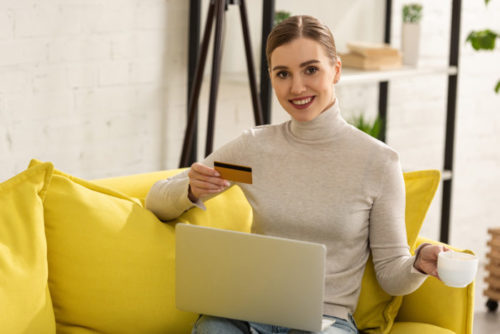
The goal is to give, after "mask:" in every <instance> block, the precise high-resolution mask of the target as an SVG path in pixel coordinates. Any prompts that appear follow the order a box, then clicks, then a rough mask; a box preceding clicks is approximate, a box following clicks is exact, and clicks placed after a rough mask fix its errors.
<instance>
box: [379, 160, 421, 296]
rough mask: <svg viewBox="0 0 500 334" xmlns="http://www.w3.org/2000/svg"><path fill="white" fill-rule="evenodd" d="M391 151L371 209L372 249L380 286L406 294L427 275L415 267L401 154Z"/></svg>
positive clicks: (415, 287) (391, 292)
mask: <svg viewBox="0 0 500 334" xmlns="http://www.w3.org/2000/svg"><path fill="white" fill-rule="evenodd" d="M390 153H391V154H390V158H389V159H387V163H386V165H385V167H384V170H383V173H382V174H380V175H381V176H380V178H381V180H382V181H381V185H380V188H379V190H380V191H379V194H378V196H377V197H376V198H375V200H374V202H373V206H372V210H371V212H370V248H371V251H372V254H373V263H374V266H375V271H376V275H377V280H378V282H379V284H380V286H381V287H382V288H383V289H384V290H385V291H386V292H387V293H389V294H391V295H405V294H409V293H411V292H413V291H415V290H416V289H417V288H418V287H419V286H420V285H421V284H422V283H423V282H424V281H425V279H426V278H427V275H425V274H422V273H420V272H418V271H415V270H412V268H413V263H414V262H415V257H414V256H411V254H410V251H409V246H408V242H407V239H406V226H405V185H404V179H403V173H402V170H401V165H400V162H399V156H398V154H397V153H396V152H394V151H390Z"/></svg>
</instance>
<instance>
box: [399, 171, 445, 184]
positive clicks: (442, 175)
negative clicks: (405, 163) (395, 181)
mask: <svg viewBox="0 0 500 334" xmlns="http://www.w3.org/2000/svg"><path fill="white" fill-rule="evenodd" d="M424 169H429V168H403V172H412V171H418V170H424ZM452 177H453V173H452V171H451V170H441V181H448V180H451V179H452Z"/></svg>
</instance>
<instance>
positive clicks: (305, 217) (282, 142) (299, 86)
mask: <svg viewBox="0 0 500 334" xmlns="http://www.w3.org/2000/svg"><path fill="white" fill-rule="evenodd" d="M267 58H268V65H269V75H270V76H271V83H272V86H273V88H274V91H275V93H276V96H277V98H278V100H279V102H280V104H281V106H282V107H283V109H285V111H286V112H287V113H288V114H289V115H290V116H291V119H290V120H289V121H287V122H284V123H282V124H277V125H266V126H259V127H255V128H252V129H249V130H247V131H245V132H244V133H243V134H242V135H241V136H240V137H238V138H236V139H234V140H232V141H230V142H229V143H227V144H226V145H224V146H222V147H221V148H219V149H218V150H216V151H215V152H213V153H212V154H210V155H209V156H208V157H207V158H205V159H204V160H203V161H202V162H200V163H194V164H193V165H192V166H191V168H190V169H189V170H186V171H184V172H182V173H180V174H178V175H176V176H174V177H172V178H169V179H167V180H160V181H158V182H156V183H155V184H154V185H153V187H152V188H151V190H150V191H149V193H148V196H147V198H146V206H147V208H148V209H150V210H152V211H153V212H154V213H155V214H156V215H157V216H158V217H159V218H161V219H163V220H169V219H174V218H177V217H178V216H179V215H181V214H182V213H183V212H184V211H185V210H188V209H190V208H191V207H193V206H198V207H200V208H202V209H204V208H205V207H204V204H203V201H206V200H208V199H210V198H211V197H213V196H216V195H217V194H219V193H221V192H224V191H226V190H227V189H228V188H229V187H231V186H232V185H234V184H237V185H238V186H239V187H240V188H241V190H242V191H243V193H244V194H245V196H246V198H247V200H248V202H249V203H250V205H251V206H252V212H253V222H252V232H253V233H259V234H265V235H272V236H278V237H284V238H289V239H297V240H304V241H311V242H317V243H322V244H324V245H325V246H326V247H327V258H326V269H325V293H324V298H323V301H324V304H323V306H324V307H323V312H324V316H325V317H333V318H334V319H335V323H334V324H333V325H332V326H331V327H329V328H327V329H325V330H324V331H323V332H321V333H325V334H326V333H328V334H332V333H357V332H358V331H357V329H356V325H355V323H354V320H353V316H352V314H353V313H354V310H355V309H356V305H357V303H358V299H359V295H360V291H361V280H362V276H363V272H364V269H365V266H366V263H367V260H368V258H369V256H370V254H371V255H372V258H373V263H374V267H375V272H376V274H377V279H378V282H379V283H380V285H381V287H382V288H383V289H384V290H385V291H386V292H387V293H389V294H392V295H402V294H408V293H411V292H413V291H415V290H416V289H417V288H418V287H419V286H420V285H421V284H422V283H423V282H424V280H425V279H426V277H427V275H433V276H436V273H435V269H436V265H437V254H438V253H439V252H440V251H443V246H432V245H429V244H424V245H422V246H421V247H420V248H419V249H417V251H416V254H417V255H416V256H411V254H410V252H409V247H408V241H407V239H406V231H405V190H404V189H405V184H404V180H403V174H402V171H401V166H400V163H399V155H398V153H397V152H395V151H394V150H393V149H392V148H390V147H389V146H387V145H386V144H384V143H382V142H380V141H378V140H376V139H374V138H373V137H371V136H369V135H367V134H365V133H363V132H361V131H360V130H358V129H356V128H355V127H353V126H350V125H349V124H347V122H346V121H345V120H344V119H343V118H342V115H341V113H340V108H339V103H338V101H337V99H336V97H335V89H334V85H335V84H336V83H337V82H338V81H339V80H340V75H341V66H342V64H341V61H340V59H339V58H338V57H337V55H336V53H335V43H334V40H333V36H332V34H331V32H330V30H329V29H328V28H327V27H326V26H325V25H323V24H322V23H321V22H319V21H318V20H317V19H315V18H313V17H310V16H293V17H290V18H288V19H286V20H284V21H283V22H281V23H280V24H278V25H277V26H276V27H275V28H274V29H273V31H271V33H270V35H269V37H268V42H267ZM215 161H218V162H222V163H224V164H231V165H241V166H249V167H250V168H251V170H252V184H248V183H242V182H235V181H234V180H233V181H231V180H225V179H223V178H222V176H221V174H219V173H218V172H217V170H215V169H214V168H213V167H214V162H215ZM229 181H231V182H229ZM249 284H251V282H250V283H249ZM246 320H249V321H239V320H229V319H225V318H216V317H208V316H201V317H200V318H199V320H198V321H197V323H196V324H195V327H194V329H193V333H218V332H223V333H254V332H256V331H257V332H259V333H271V332H276V330H277V329H276V326H272V325H267V324H266V325H264V324H260V323H255V322H251V321H250V320H251V319H246ZM278 330H280V332H284V333H294V331H293V330H290V331H289V330H288V329H287V328H278Z"/></svg>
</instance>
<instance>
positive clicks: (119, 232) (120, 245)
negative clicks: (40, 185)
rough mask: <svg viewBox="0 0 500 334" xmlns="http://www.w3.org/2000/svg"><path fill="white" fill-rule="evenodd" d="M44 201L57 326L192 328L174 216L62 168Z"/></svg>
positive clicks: (111, 330) (91, 329)
mask: <svg viewBox="0 0 500 334" xmlns="http://www.w3.org/2000/svg"><path fill="white" fill-rule="evenodd" d="M39 164H40V162H38V161H36V160H34V161H32V163H31V165H39ZM44 208H45V229H46V236H47V245H48V262H49V287H50V291H51V295H52V300H53V304H54V311H55V316H56V320H57V332H58V333H75V332H81V331H82V328H84V329H86V330H85V332H95V333H185V332H186V331H187V330H188V329H189V328H190V327H191V326H192V324H193V323H194V321H195V320H196V316H197V315H196V314H192V313H187V312H181V311H178V310H177V309H176V308H175V296H174V291H175V289H174V287H175V282H174V278H175V272H174V269H175V262H174V261H175V254H174V250H175V239H174V226H173V225H172V224H165V223H162V222H160V221H159V220H158V219H157V218H156V217H155V216H154V215H153V213H151V212H150V211H149V210H146V209H145V208H143V207H142V205H141V203H140V201H139V200H137V199H134V198H131V197H128V196H126V195H124V194H121V193H119V192H116V191H114V190H111V189H108V188H105V187H101V186H97V185H95V184H92V183H90V182H87V181H84V180H81V179H78V178H75V177H73V176H70V175H67V174H64V173H62V172H59V171H54V175H53V177H52V182H51V184H50V187H49V188H48V189H47V194H46V199H45V203H44Z"/></svg>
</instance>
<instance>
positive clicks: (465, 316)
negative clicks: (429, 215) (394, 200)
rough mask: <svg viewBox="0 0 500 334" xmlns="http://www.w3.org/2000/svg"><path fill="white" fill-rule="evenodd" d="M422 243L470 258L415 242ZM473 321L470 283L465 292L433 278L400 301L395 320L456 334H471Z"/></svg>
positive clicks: (426, 240)
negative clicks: (446, 329) (416, 323)
mask: <svg viewBox="0 0 500 334" xmlns="http://www.w3.org/2000/svg"><path fill="white" fill-rule="evenodd" d="M424 242H428V243H432V244H440V245H444V246H446V247H448V248H450V249H452V250H454V251H457V252H466V253H469V254H473V252H471V251H470V250H462V249H458V248H455V247H452V246H449V245H445V244H443V243H440V242H437V241H434V240H430V239H426V238H421V237H420V238H419V239H418V244H420V243H424ZM422 305H425V307H422ZM443 310H446V311H445V312H443ZM473 320H474V282H473V283H471V284H469V285H468V286H466V287H465V288H451V287H448V286H446V285H444V283H443V282H441V281H440V280H438V279H437V278H434V277H429V278H428V279H426V280H425V282H424V284H422V286H421V287H420V288H419V289H418V290H417V291H415V292H413V293H411V294H409V295H407V296H405V297H404V299H403V303H402V305H401V308H400V310H399V313H398V317H397V321H417V322H425V323H432V324H434V325H436V326H439V327H443V328H449V329H450V330H452V331H454V332H456V333H472V325H473Z"/></svg>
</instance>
